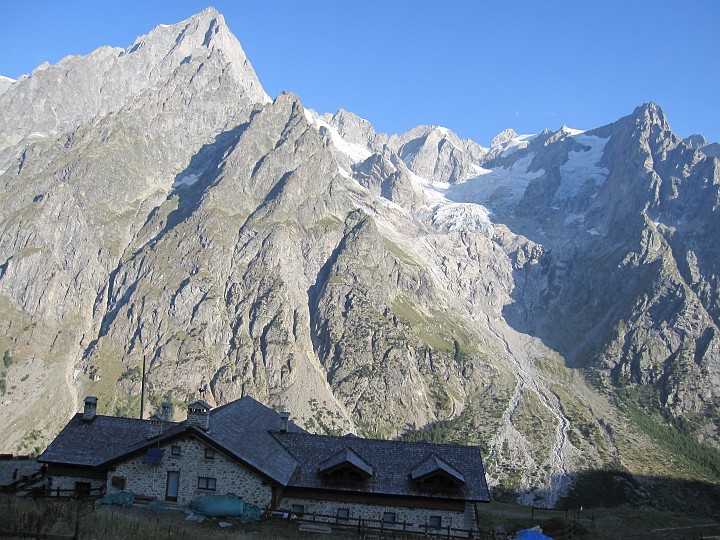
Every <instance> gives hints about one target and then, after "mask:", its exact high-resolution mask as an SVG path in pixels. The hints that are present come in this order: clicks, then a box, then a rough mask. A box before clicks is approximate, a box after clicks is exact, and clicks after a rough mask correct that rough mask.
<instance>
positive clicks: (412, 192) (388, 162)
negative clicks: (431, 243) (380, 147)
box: [353, 150, 428, 212]
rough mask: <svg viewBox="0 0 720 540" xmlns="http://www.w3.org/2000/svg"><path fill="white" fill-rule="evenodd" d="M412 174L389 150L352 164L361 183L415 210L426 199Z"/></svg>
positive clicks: (356, 178) (386, 197)
mask: <svg viewBox="0 0 720 540" xmlns="http://www.w3.org/2000/svg"><path fill="white" fill-rule="evenodd" d="M412 174H413V173H411V172H410V170H409V169H408V168H407V166H406V165H405V163H404V162H403V161H402V160H401V159H400V158H398V156H397V154H395V153H394V152H392V151H388V150H386V151H385V153H382V154H380V153H376V154H373V155H372V156H370V157H369V158H367V159H366V160H365V161H363V162H361V163H357V164H355V165H353V178H354V179H355V180H356V181H357V182H358V183H359V184H360V185H361V186H364V187H366V188H368V189H369V190H370V191H372V192H373V193H375V194H376V195H379V196H381V197H383V198H385V199H387V200H389V201H392V202H394V203H396V204H398V205H400V206H403V207H406V208H407V209H408V210H410V211H411V212H415V211H417V210H419V209H420V208H421V207H422V206H424V205H426V204H428V198H427V196H426V194H425V193H424V192H423V190H422V189H421V188H420V187H419V186H418V185H417V182H416V181H414V180H413V177H412Z"/></svg>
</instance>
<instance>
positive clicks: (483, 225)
mask: <svg viewBox="0 0 720 540" xmlns="http://www.w3.org/2000/svg"><path fill="white" fill-rule="evenodd" d="M418 217H419V218H420V219H423V220H426V221H429V222H430V223H432V225H433V226H434V227H435V229H436V230H437V231H442V232H450V231H460V232H466V231H481V232H482V233H483V234H485V235H486V236H488V237H490V236H492V235H493V231H494V227H493V223H492V221H491V220H490V211H489V210H488V209H487V208H485V207H484V206H482V205H480V204H472V203H445V204H442V203H441V204H435V205H432V206H424V207H423V208H421V209H420V211H419V212H418Z"/></svg>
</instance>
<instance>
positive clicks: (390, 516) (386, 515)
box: [382, 512, 397, 523]
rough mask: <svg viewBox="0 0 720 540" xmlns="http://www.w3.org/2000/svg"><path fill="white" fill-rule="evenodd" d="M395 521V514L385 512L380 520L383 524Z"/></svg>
mask: <svg viewBox="0 0 720 540" xmlns="http://www.w3.org/2000/svg"><path fill="white" fill-rule="evenodd" d="M396 519H397V516H396V515H395V512H385V513H384V514H383V518H382V520H383V521H384V522H385V523H395V520H396Z"/></svg>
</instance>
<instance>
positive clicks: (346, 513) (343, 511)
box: [337, 508, 350, 519]
mask: <svg viewBox="0 0 720 540" xmlns="http://www.w3.org/2000/svg"><path fill="white" fill-rule="evenodd" d="M349 517H350V509H349V508H338V509H337V518H338V519H348V518H349Z"/></svg>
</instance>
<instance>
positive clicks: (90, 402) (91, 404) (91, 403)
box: [83, 396, 98, 422]
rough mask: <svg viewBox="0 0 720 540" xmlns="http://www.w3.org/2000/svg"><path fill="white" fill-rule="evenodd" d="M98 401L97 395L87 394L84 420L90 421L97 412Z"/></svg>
mask: <svg viewBox="0 0 720 540" xmlns="http://www.w3.org/2000/svg"><path fill="white" fill-rule="evenodd" d="M97 401H98V398H96V397H95V396H87V397H86V398H85V408H84V410H83V420H85V421H88V422H89V421H90V420H92V419H93V418H95V415H96V414H97Z"/></svg>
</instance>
